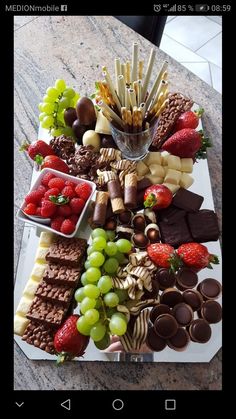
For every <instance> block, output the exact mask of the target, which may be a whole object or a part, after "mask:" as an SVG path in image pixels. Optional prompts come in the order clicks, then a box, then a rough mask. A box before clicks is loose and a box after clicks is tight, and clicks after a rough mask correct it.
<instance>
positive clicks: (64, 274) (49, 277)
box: [43, 263, 83, 288]
mask: <svg viewBox="0 0 236 419" xmlns="http://www.w3.org/2000/svg"><path fill="white" fill-rule="evenodd" d="M82 270H83V264H81V266H80V267H79V268H70V267H69V266H63V265H59V264H55V263H49V264H48V265H47V267H46V269H45V272H44V275H43V280H44V281H45V282H46V283H47V284H56V285H66V286H68V287H71V288H75V287H76V285H77V284H78V281H79V279H80V276H81V271H82Z"/></svg>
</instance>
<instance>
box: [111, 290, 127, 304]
mask: <svg viewBox="0 0 236 419" xmlns="http://www.w3.org/2000/svg"><path fill="white" fill-rule="evenodd" d="M114 292H115V293H116V295H118V298H119V303H123V301H125V300H127V298H128V292H127V290H119V289H116V290H115V291H114Z"/></svg>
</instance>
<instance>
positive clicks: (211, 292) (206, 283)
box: [197, 278, 221, 300]
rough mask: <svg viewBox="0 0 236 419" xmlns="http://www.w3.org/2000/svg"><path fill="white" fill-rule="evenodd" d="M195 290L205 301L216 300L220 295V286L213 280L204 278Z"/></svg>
mask: <svg viewBox="0 0 236 419" xmlns="http://www.w3.org/2000/svg"><path fill="white" fill-rule="evenodd" d="M197 290H198V291H199V292H200V293H201V294H202V296H203V297H204V298H205V299H206V300H213V299H215V298H218V297H219V295H220V293H221V284H220V283H219V281H217V280H216V279H213V278H206V279H204V280H203V281H202V282H200V284H199V285H198V287H197Z"/></svg>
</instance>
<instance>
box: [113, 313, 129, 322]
mask: <svg viewBox="0 0 236 419" xmlns="http://www.w3.org/2000/svg"><path fill="white" fill-rule="evenodd" d="M114 316H116V317H119V318H120V319H123V320H124V321H125V323H126V324H127V323H128V319H127V317H126V315H125V314H124V313H120V312H119V311H116V312H115V313H114Z"/></svg>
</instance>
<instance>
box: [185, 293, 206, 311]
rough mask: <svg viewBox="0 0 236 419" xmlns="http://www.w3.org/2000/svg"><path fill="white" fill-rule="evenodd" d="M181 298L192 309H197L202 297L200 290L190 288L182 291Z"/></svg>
mask: <svg viewBox="0 0 236 419" xmlns="http://www.w3.org/2000/svg"><path fill="white" fill-rule="evenodd" d="M183 300H184V302H185V303H186V304H188V305H189V306H190V307H191V308H192V310H193V311H197V310H199V309H200V307H201V305H202V303H203V298H202V295H201V294H200V292H198V291H196V290H191V289H190V290H185V291H184V292H183Z"/></svg>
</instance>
